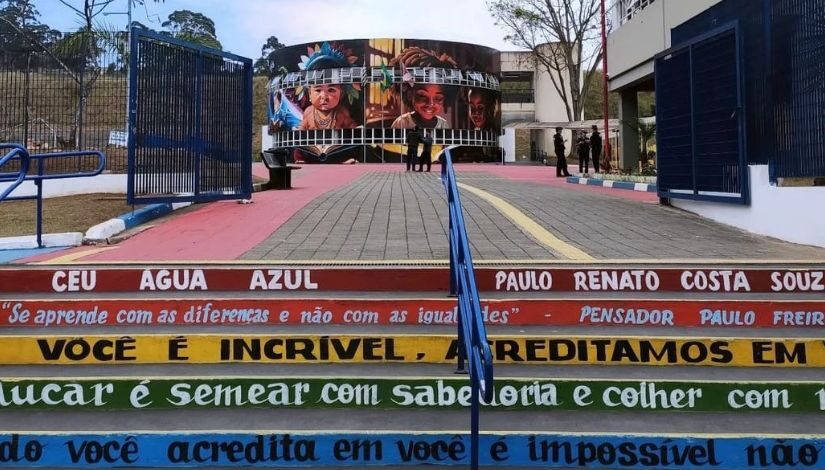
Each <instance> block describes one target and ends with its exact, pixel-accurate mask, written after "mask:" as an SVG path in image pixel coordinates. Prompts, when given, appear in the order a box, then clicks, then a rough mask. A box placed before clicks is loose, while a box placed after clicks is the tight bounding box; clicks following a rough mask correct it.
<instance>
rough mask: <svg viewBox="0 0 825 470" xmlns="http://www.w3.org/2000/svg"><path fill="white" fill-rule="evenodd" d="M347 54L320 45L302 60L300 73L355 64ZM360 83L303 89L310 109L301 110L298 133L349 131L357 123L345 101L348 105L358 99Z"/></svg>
mask: <svg viewBox="0 0 825 470" xmlns="http://www.w3.org/2000/svg"><path fill="white" fill-rule="evenodd" d="M348 52H349V51H348V50H347V49H344V48H343V47H342V46H336V45H330V44H329V43H326V42H325V43H323V44H322V45H321V46H320V47H318V46H316V47H315V49H312V48H310V50H309V51H308V53H309V55H308V56H302V57H301V58H302V59H303V61H302V62H301V64H299V67H300V68H301V69H302V70H320V69H327V68H347V67H351V66H352V64H353V63H355V62H356V61H357V57H355V56H350V55H348ZM360 87H361V84H360V83H353V84H346V85H341V84H333V83H324V84H319V85H310V86H309V87H305V90H303V91H302V92H304V93H306V88H308V94H309V102H310V105H309V106H307V107H306V109H304V116H303V119H302V120H301V125H300V126H299V127H298V130H313V129H352V128H355V127H358V123H357V122H355V120H354V119H352V115H351V114H350V111H349V108H348V107H347V106H346V104H345V102H344V100H345V99H346V100H347V101H348V102H349V103H350V104H352V103H353V102H354V101H356V100H357V99H358V96H359V94H360Z"/></svg>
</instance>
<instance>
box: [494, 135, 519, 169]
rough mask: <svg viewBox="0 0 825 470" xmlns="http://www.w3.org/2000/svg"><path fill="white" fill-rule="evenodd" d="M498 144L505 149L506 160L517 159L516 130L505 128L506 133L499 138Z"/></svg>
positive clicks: (512, 160)
mask: <svg viewBox="0 0 825 470" xmlns="http://www.w3.org/2000/svg"><path fill="white" fill-rule="evenodd" d="M498 145H499V146H500V147H501V148H502V149H504V161H505V162H514V161H516V130H515V129H504V135H503V136H501V137H500V138H499V142H498Z"/></svg>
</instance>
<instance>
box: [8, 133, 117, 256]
mask: <svg viewBox="0 0 825 470" xmlns="http://www.w3.org/2000/svg"><path fill="white" fill-rule="evenodd" d="M0 149H11V151H10V152H9V153H7V154H6V155H5V156H3V157H2V158H0V168H2V167H3V165H5V164H6V163H9V162H11V161H13V160H15V159H17V160H19V161H20V167H19V168H18V170H17V171H13V172H5V173H3V172H0V183H8V182H11V185H9V187H7V188H6V189H5V190H3V192H2V193H0V202H3V201H23V200H31V199H35V200H37V246H39V247H41V248H42V247H43V181H45V180H56V179H67V178H85V177H90V176H97V175H99V174H101V173H102V172H103V169H104V168H105V167H106V155H104V154H103V153H102V152H98V151H80V152H56V153H44V154H37V155H32V154H30V153H29V151H28V150H27V149H26V148H25V147H23V146H22V145H18V144H8V143H0ZM87 155H92V156H96V157H97V166H96V167H95V169H94V170H90V171H75V172H71V173H51V174H48V175H45V174H43V173H44V171H45V169H44V165H43V163H44V162H45V161H46V160H48V159H52V158H54V159H57V158H67V157H84V156H87ZM32 160H35V161H36V162H37V174H35V175H29V168H30V166H31V161H32ZM23 181H33V182H34V184H35V186H36V187H37V193H36V194H34V195H31V196H10V194H11V193H12V192H13V191H14V190H15V189H16V188H17V187H19V186H20V185H21V184H22V183H23Z"/></svg>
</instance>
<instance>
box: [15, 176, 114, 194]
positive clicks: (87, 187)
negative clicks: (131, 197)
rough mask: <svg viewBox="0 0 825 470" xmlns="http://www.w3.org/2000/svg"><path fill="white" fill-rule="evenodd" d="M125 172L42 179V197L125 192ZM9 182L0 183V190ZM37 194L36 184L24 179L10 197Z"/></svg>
mask: <svg viewBox="0 0 825 470" xmlns="http://www.w3.org/2000/svg"><path fill="white" fill-rule="evenodd" d="M126 181H127V178H126V175H125V174H117V175H112V174H104V175H97V176H92V177H89V178H69V179H59V180H46V181H43V197H47V198H49V197H60V196H72V195H75V194H90V193H112V194H126V184H127V183H126ZM10 185H11V183H0V192H3V190H5V189H6V188H7V187H9V186H10ZM35 194H37V186H35V184H34V182H32V181H24V182H23V184H21V185H20V186H18V187H17V188H16V189H15V190H14V191H12V193H11V194H10V195H9V196H10V197H15V196H33V195H35Z"/></svg>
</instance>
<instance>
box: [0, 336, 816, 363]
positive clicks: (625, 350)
mask: <svg viewBox="0 0 825 470" xmlns="http://www.w3.org/2000/svg"><path fill="white" fill-rule="evenodd" d="M490 340H491V348H492V351H493V358H494V360H495V361H496V362H498V363H513V364H532V365H539V364H545V365H580V364H599V365H653V366H668V365H695V366H727V367H731V366H734V367H740V366H745V367H794V368H796V367H825V342H823V341H822V340H819V339H812V338H803V339H766V338H691V337H635V336H628V337H612V336H610V337H608V336H580V337H567V336H558V337H546V336H492V337H490ZM457 352H458V346H457V342H456V338H455V337H454V336H453V335H318V334H316V335H208V334H192V335H135V336H114V335H105V336H104V335H90V336H85V337H84V336H2V337H0V363H2V364H6V365H20V364H113V365H117V364H173V363H178V364H180V363H187V364H220V363H235V362H244V363H251V362H254V363H278V364H290V363H385V362H392V363H430V364H451V363H454V362H455V360H456V354H457Z"/></svg>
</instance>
